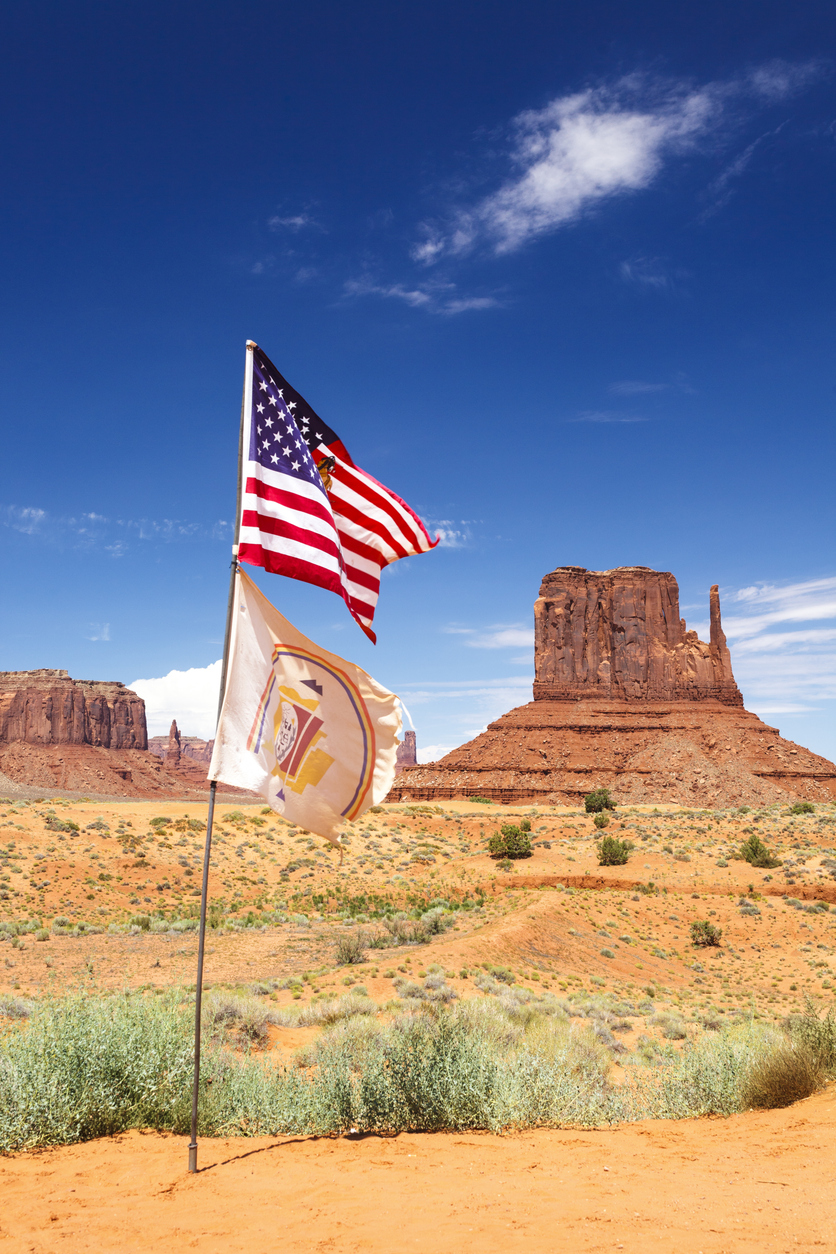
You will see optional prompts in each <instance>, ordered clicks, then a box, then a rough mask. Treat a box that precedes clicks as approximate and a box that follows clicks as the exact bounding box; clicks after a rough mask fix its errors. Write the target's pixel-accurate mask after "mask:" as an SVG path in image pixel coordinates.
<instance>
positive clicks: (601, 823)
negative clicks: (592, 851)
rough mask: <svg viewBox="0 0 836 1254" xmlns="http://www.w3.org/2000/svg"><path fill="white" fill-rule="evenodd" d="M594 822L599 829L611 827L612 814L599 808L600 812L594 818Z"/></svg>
mask: <svg viewBox="0 0 836 1254" xmlns="http://www.w3.org/2000/svg"><path fill="white" fill-rule="evenodd" d="M592 822H593V823H594V824H595V826H596V827H597V828H598V830H599V831H601V830H602V829H603V828H605V827H609V825H610V816H609V815H608V814H607V812H606V810H599V812H598V813H597V814H596V815H595V817H594V818H593V820H592Z"/></svg>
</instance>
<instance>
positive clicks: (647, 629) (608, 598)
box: [534, 566, 743, 706]
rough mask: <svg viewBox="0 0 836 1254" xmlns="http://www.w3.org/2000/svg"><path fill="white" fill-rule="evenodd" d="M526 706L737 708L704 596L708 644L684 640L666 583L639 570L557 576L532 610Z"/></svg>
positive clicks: (574, 569)
mask: <svg viewBox="0 0 836 1254" xmlns="http://www.w3.org/2000/svg"><path fill="white" fill-rule="evenodd" d="M534 631H535V643H534V667H535V683H534V699H535V701H565V700H572V699H577V698H579V697H581V698H583V697H601V698H604V699H610V700H616V701H705V700H715V701H722V702H723V703H724V704H726V705H738V706H739V705H742V704H743V698H742V696H741V694H740V690H739V689H738V687H737V684H736V683H735V681H734V675H733V674H732V668H731V657H730V656H729V650H728V647H727V645H726V638H725V636H724V634H723V629H722V626H721V622H720V597H719V593H718V590H717V586H716V585H715V586H714V587H713V588H712V589H711V641H710V643H708V644H706V643H705V642H704V641H702V640H700V639H699V637H698V636H697V633H696V632H695V631H688V630H687V628H686V625H685V620H684V619H683V618H680V615H679V587H678V585H677V582H676V580H675V579H674V577H673V575H671V574H670V573H669V572H666V571H655V570H651V569H650V568H649V567H647V566H621V567H618V568H617V569H615V570H605V571H592V570H585V569H584V568H583V567H580V566H560V567H558V568H557V570H553V571H551V573H550V574H548V575H546V577H545V578H544V579H543V582H542V584H541V587H540V595H539V597H538V598H537V601H536V602H535V604H534Z"/></svg>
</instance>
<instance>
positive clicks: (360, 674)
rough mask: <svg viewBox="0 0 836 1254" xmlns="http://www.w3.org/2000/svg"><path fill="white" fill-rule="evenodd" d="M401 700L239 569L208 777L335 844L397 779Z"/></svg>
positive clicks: (380, 798)
mask: <svg viewBox="0 0 836 1254" xmlns="http://www.w3.org/2000/svg"><path fill="white" fill-rule="evenodd" d="M400 730H401V715H400V703H399V701H398V698H397V697H396V696H395V694H394V693H392V692H389V691H388V690H387V689H386V688H383V687H382V686H381V685H380V684H378V683H377V682H376V681H375V680H374V679H372V677H371V676H370V675H367V674H366V672H365V671H363V670H361V669H360V667H359V666H354V665H353V664H352V663H351V662H346V661H345V660H344V659H343V658H341V657H337V656H336V654H334V653H328V652H326V650H325V649H322V648H320V647H319V645H316V644H314V643H313V641H311V640H308V639H307V637H305V636H303V635H302V633H301V632H299V631H297V630H296V628H295V627H294V626H293V625H292V624H291V623H289V622H288V621H287V619H286V618H283V617H282V615H281V614H280V613H279V612H278V610H277V609H275V607H274V606H272V605H271V604H270V602H269V601H268V600H267V598H266V597H265V596H263V595H262V594H261V592H259V590H258V588H257V587H256V586H255V584H254V583H253V582H252V580H251V579H249V578H248V577H247V576H246V575H245V574H244V573H243V571H241V570H240V569H239V570H238V572H237V573H236V577H235V594H234V601H233V617H232V634H231V638H230V646H229V669H228V672H227V682H226V691H225V693H224V700H223V706H222V707H221V716H220V720H219V722H218V730H217V734H216V736H215V748H214V752H213V753H212V762H211V764H210V767H209V779H210V780H211V779H214V780H217V781H218V782H219V783H222V784H232V785H235V786H237V787H239V788H247V789H250V790H251V791H253V792H259V793H261V794H262V796H264V797H265V798H266V800H267V801H268V802H269V804H270V806H271V807H272V808H273V809H274V810H275V811H276V812H277V813H278V814H281V815H282V816H283V817H284V818H285V819H288V820H289V821H290V822H292V823H296V824H298V825H299V826H300V827H303V828H307V830H308V831H310V832H315V833H316V834H317V835H318V836H324V837H325V838H326V839H327V840H330V841H331V842H332V843H333V844H335V845H338V844H339V829H340V827H341V826H342V824H343V823H344V822H346V821H350V820H352V819H356V818H359V816H360V815H361V814H363V813H364V811H366V810H368V808H369V806H372V805H376V804H377V803H378V802H380V801H382V800H383V798H384V797H385V796H386V794H387V793H388V791H389V789H390V788H391V786H392V781H393V780H394V778H395V754H396V752H397V748H398V734H399V732H400Z"/></svg>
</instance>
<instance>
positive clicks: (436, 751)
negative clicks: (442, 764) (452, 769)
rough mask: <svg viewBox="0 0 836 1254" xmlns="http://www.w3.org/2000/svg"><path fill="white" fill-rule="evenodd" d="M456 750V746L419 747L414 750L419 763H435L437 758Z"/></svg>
mask: <svg viewBox="0 0 836 1254" xmlns="http://www.w3.org/2000/svg"><path fill="white" fill-rule="evenodd" d="M455 748H457V746H456V745H419V746H418V747H417V749H416V756H417V758H418V761H419V762H437V761H438V759H439V758H443V757H446V755H447V754H448V753H450V752H452V750H453V749H455Z"/></svg>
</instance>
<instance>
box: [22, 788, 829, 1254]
mask: <svg viewBox="0 0 836 1254" xmlns="http://www.w3.org/2000/svg"><path fill="white" fill-rule="evenodd" d="M522 816H528V817H529V818H530V820H531V824H532V829H533V830H532V835H533V838H534V841H535V846H534V853H533V856H532V857H531V858H529V859H526V860H524V861H522V862H518V863H516V864H515V865H514V866H513V868H511V869H510V870H509V871H503V870H501V869H500V868H499V867H498V866H497V864H496V862H495V861H494V860H492V859H491V858H490V857H489V856H488V853H487V840H488V838H489V836H490V834H491V832H492V831H494V830H495V829H496V827H497V825H498V824H499V823H500V822H508V821H511V822H514V821H519V820H520V818H521V817H522ZM204 819H205V807H204V806H201V805H199V804H196V803H185V802H178V803H174V802H168V803H161V802H152V803H148V802H142V801H137V800H126V801H124V802H118V803H116V802H113V801H108V802H104V801H102V800H96V799H90V800H88V801H77V802H76V801H73V802H68V803H64V804H62V803H61V802H60V801H56V800H55V799H53V800H43V801H41V802H34V801H33V802H29V803H22V802H19V801H18V802H15V803H12V802H7V803H6V804H5V805H2V804H0V853H2V855H3V856H2V862H3V866H2V876H3V878H2V880H0V895H1V896H2V899H0V923H2V920H3V919H8V920H18V921H22V920H25V919H32V918H37V919H38V920H39V922H41V924H42V925H43V930H42V932H41V933H40V936H41V939H38V938H37V937H36V936H35V935H34V934H33V933H29V934H27V935H23V936H20V937H18V938H17V939H16V941H15V942H14V943H10V942H8V941H7V942H6V943H4V944H3V945H2V948H0V994H4V995H6V996H12V997H31V998H39V997H42V996H44V995H48V994H50V993H59V994H60V993H63V992H66V991H68V990H71V989H73V988H76V987H79V986H82V985H83V986H84V987H87V988H90V989H93V990H94V991H95V990H98V991H101V992H102V993H103V994H105V995H106V994H107V993H108V991H110V990H115V989H122V988H133V989H141V990H143V991H144V993H145V995H147V996H153V995H154V994H155V993H156V992H159V991H161V990H163V989H165V988H167V987H178V988H181V989H182V988H188V986H189V985H193V981H194V973H195V955H196V936H195V934H194V933H190V932H179V933H177V932H174V931H172V930H169V931H165V930H161V931H154V930H151V931H147V930H140V929H139V928H138V927H137V926H136V925H134V927H133V928H132V929H130V928H129V925H130V921H131V920H132V919H136V918H138V917H142V916H143V915H145V916H147V917H150V918H152V919H153V918H156V919H157V920H159V921H160V922H159V926H160V927H162V918H163V916H165V917H166V918H167V919H169V920H175V919H177V918H184V917H187V916H188V914H189V913H194V909H195V905H196V900H197V893H196V890H195V884H196V881H197V880H198V879H199V869H200V857H201V852H202V843H203V832H202V830H201V829H202V824H203V821H204ZM218 819H219V821H218V827H217V836H218V840H217V843H216V845H215V849H214V856H213V863H212V876H211V894H212V900H213V901H214V902H215V904H216V906H217V907H218V909H219V910H221V911H222V914H223V917H224V918H225V919H227V920H233V919H238V920H239V921H242V920H244V919H245V917H246V915H247V914H248V912H250V911H255V912H258V911H263V912H269V911H275V910H282V911H284V912H285V915H284V921H283V922H277V923H275V924H269V925H265V924H259V925H258V926H256V927H244V928H240V929H238V930H234V929H229V928H223V927H221V928H218V929H216V930H214V931H211V932H210V934H209V937H208V951H207V967H206V982H207V985H209V986H214V987H215V988H217V989H219V990H223V989H229V990H236V991H238V992H244V993H248V994H250V995H255V996H257V997H260V998H262V997H263V998H264V999H265V1002H266V1003H273V1004H278V1005H279V1006H290V1005H294V1006H304V1005H306V1004H308V1003H309V1002H310V1001H311V1000H312V999H314V998H316V997H322V996H325V995H327V994H329V993H330V994H332V995H333V994H335V993H343V992H345V990H346V987H347V986H348V987H363V988H365V989H366V990H367V991H368V993H369V995H370V996H371V997H372V998H373V999H374V1000H375V1001H376V1002H378V1003H379V1005H380V1006H381V1014H385V1013H386V1011H385V1006H386V1004H387V1001H388V1002H389V1003H390V1004H391V1000H392V998H393V996H396V986H395V984H394V981H395V980H396V979H397V978H398V973H404V974H406V975H407V976H408V977H410V978H420V977H422V976H423V975H424V974H425V971H426V969H427V968H429V967H432V968H433V969H443V970H444V972H445V973H446V978H447V980H448V982H449V985H450V986H451V987H452V988H454V989H455V990H456V992H457V994H458V996H459V997H473V996H477V997H478V996H482V993H480V991H479V988H478V987H477V986H476V985H475V984H474V978H475V976H477V975H478V973H479V971H480V969H481V968H483V967H485V966H488V965H490V964H498V963H501V964H505V965H507V966H508V967H510V968H511V969H512V971H513V973H514V977H515V979H516V981H517V983H518V984H520V985H523V986H524V987H526V988H528V989H530V990H531V991H532V992H533V993H535V994H539V993H540V992H541V991H542V990H544V989H547V990H550V991H551V992H553V993H555V994H557V995H558V996H566V997H572V996H573V995H575V994H580V993H587V994H590V995H594V996H599V995H600V996H601V997H606V996H611V997H612V998H618V999H622V1000H625V1001H630V1000H631V999H632V1002H633V1003H635V1004H636V1005H639V1004H640V1003H641V1002H642V999H643V998H646V997H647V996H652V998H653V1002H654V1007H653V1010H654V1013H653V1014H651V1013H650V1012H647V1013H643V1012H637V1013H636V1014H634V1015H633V1016H632V1017H631V1016H628V1017H627V1021H625V1022H623V1023H621V1024H620V1025H618V1026H615V1025H613V1028H614V1031H616V1032H618V1042H617V1048H616V1045H615V1044H614V1045H613V1050H614V1054H613V1069H614V1078H615V1079H616V1081H617V1077H618V1072H619V1070H620V1067H621V1065H622V1062H621V1059H622V1056H623V1053H624V1051H625V1050H626V1051H627V1052H628V1053H630V1052H631V1051H634V1050H637V1049H640V1048H641V1047H642V1045H641V1042H642V1040H644V1041H647V1039H648V1038H655V1039H657V1040H659V1041H660V1043H661V1042H662V1036H663V1033H664V1023H665V1019H666V1016H674V1017H676V1018H678V1019H679V1020H681V1022H682V1023H683V1024H685V1026H686V1031H687V1035H688V1038H689V1039H697V1037H698V1036H699V1034H700V1033H701V1032H705V1031H711V1030H714V1029H716V1028H717V1027H719V1026H721V1025H722V1024H723V1023H725V1022H736V1021H740V1017H741V1016H746V1017H749V1016H754V1017H756V1018H758V1019H762V1020H764V1021H766V1022H780V1020H781V1019H782V1018H783V1017H784V1016H785V1015H786V1014H788V1013H792V1012H793V1011H794V1010H796V1009H798V1008H800V1006H801V1005H802V1002H803V999H804V997H805V996H808V997H811V998H812V999H813V1001H814V1003H815V1004H816V1005H817V1006H818V1007H819V1008H821V1007H823V1006H826V1005H829V1004H831V1002H832V988H833V974H834V965H835V964H834V954H836V912H834V911H833V910H832V908H828V906H827V904H823V905H821V906H819V907H818V908H817V909H816V908H813V905H812V903H813V902H815V901H817V902H820V903H832V902H834V901H835V900H836V883H835V882H834V868H836V861H834V858H836V848H834V845H836V838H834V828H836V810H834V808H833V807H832V806H831V805H822V806H818V807H816V810H815V812H814V813H813V814H810V815H795V816H794V815H792V814H790V813H789V810H788V807H787V806H777V807H776V806H772V807H764V808H762V809H761V810H757V811H752V810H746V811H744V812H743V813H738V812H728V811H726V812H723V813H714V812H711V811H705V810H685V809H680V808H675V807H671V806H668V807H662V806H660V807H652V806H643V807H640V806H636V807H626V808H623V809H621V808H620V809H618V810H617V811H616V812H615V813H614V815H613V816H612V822H611V825H610V828H609V829H608V830H609V832H610V833H612V834H615V835H618V836H627V837H629V838H630V839H632V840H634V841H635V849H634V850H633V852H632V854H631V856H630V860H629V862H628V863H627V865H625V866H616V867H603V868H602V867H599V866H598V861H597V858H596V855H595V838H596V835H597V834H596V833H595V831H594V828H593V826H592V820H591V817H590V816H588V815H585V814H583V813H582V812H580V811H578V810H571V809H566V808H562V809H561V808H557V807H540V808H537V809H534V808H531V807H517V808H512V807H505V806H503V807H500V806H484V807H481V806H479V807H477V806H474V805H473V804H472V803H447V804H445V805H444V806H443V807H427V806H424V807H421V806H413V807H405V806H387V807H384V808H381V809H380V810H378V812H376V813H375V814H367V815H366V816H364V818H363V819H362V820H361V821H360V822H358V823H357V824H354V825H353V828H352V831H351V834H350V838H349V845H348V850H347V852H346V855H345V861H344V864H343V866H342V867H340V865H339V858H338V855H337V854H336V853H335V852H333V851H332V850H330V849H329V848H328V847H327V846H324V844H323V842H321V841H319V840H318V839H315V838H312V837H310V836H309V835H308V834H307V833H305V832H300V831H296V830H292V829H290V828H289V827H288V826H287V825H285V824H283V823H282V822H281V821H280V820H278V819H277V818H276V816H273V815H269V814H264V811H263V808H262V807H261V806H260V805H245V804H241V803H239V804H238V806H237V807H236V808H233V807H232V805H231V804H230V805H226V804H223V805H221V806H220V807H219V814H218ZM152 820H156V822H152ZM161 820H162V821H161ZM165 820H167V822H166V821H165ZM60 823H63V824H65V825H66V827H65V830H61V829H60V827H57V826H56V824H60ZM72 824H76V825H77V829H78V830H75V829H74V828H73V827H72V826H71V825H72ZM751 831H757V832H758V833H759V834H760V835H761V836H762V838H763V839H764V840H765V841H766V843H767V845H768V846H769V847H770V848H772V849H774V850H775V851H776V852H777V853H778V855H779V856H780V857H781V858H782V859H783V863H782V865H781V866H780V867H776V868H773V869H768V870H758V869H755V868H753V867H751V866H750V865H749V864H748V863H746V862H741V861H737V860H734V858H733V857H732V856H731V855H732V854H733V852H734V849H735V848H736V846H737V845H739V843H740V841H741V840H744V839H745V838H746V834H747V833H748V832H751ZM463 896H467V897H469V899H470V901H471V903H474V902H476V903H478V904H477V905H475V906H474V908H473V909H470V910H467V911H461V912H460V913H459V914H458V915H457V916H456V923H455V926H454V927H453V928H452V929H451V930H449V931H446V932H443V933H442V934H440V935H437V936H433V937H432V939H431V940H430V941H429V942H427V943H425V944H423V945H419V946H402V947H400V948H395V947H391V948H386V949H379V950H372V951H370V953H369V955H368V959H367V961H365V962H362V963H359V964H357V965H355V966H352V967H350V968H346V967H345V966H342V967H341V966H339V965H338V964H337V962H336V957H335V947H336V940H337V937H338V936H339V935H340V934H341V933H342V932H343V931H344V929H345V928H346V926H347V924H346V922H345V921H344V918H341V917H339V916H340V914H342V915H345V913H346V911H347V909H348V908H349V906H350V908H351V910H352V911H353V913H354V915H355V917H356V916H357V915H359V917H360V920H361V925H362V926H364V927H366V928H367V929H369V930H370V931H372V932H374V931H375V929H376V927H378V926H379V924H377V923H376V921H375V917H374V907H375V902H382V903H387V902H388V903H395V904H402V905H405V906H409V904H410V903H416V902H418V903H424V904H427V903H429V902H431V901H432V900H435V899H439V898H441V899H446V900H449V901H451V902H453V903H455V902H456V901H459V900H461V899H462V897H463ZM741 903H743V904H742V905H741ZM364 911H365V912H367V913H364ZM56 918H57V919H59V920H61V923H60V924H59V925H58V932H57V933H56V931H55V930H54V926H55V924H54V921H55V919H56ZM698 918H699V919H706V918H711V920H712V921H713V922H715V923H716V924H717V925H718V926H720V927H722V929H723V937H722V944H721V945H720V947H719V948H716V949H709V950H698V949H696V948H695V947H694V946H693V945H692V943H691V940H690V930H689V925H690V922H691V921H693V920H694V919H698ZM363 920H365V922H362V921H363ZM80 923H81V924H85V925H86V928H87V929H88V930H87V932H86V934H67V933H68V932H69V930H70V929H75V931H76V933H78V931H79V929H78V927H77V925H78V924H80ZM109 927H110V928H111V930H110V931H108V928H109ZM91 928H95V929H96V930H94V931H91V930H90V929H91ZM4 1030H25V1026H22V1027H21V1026H19V1025H18V1024H16V1023H13V1022H10V1021H8V1020H7V1021H6V1023H5V1029H4ZM317 1031H318V1029H315V1028H303V1029H297V1030H292V1029H275V1030H273V1031H271V1033H270V1037H269V1040H267V1041H266V1042H265V1043H264V1048H265V1049H273V1050H276V1051H278V1052H279V1053H280V1054H283V1055H284V1056H285V1057H286V1058H288V1059H289V1058H290V1057H291V1056H292V1055H293V1053H294V1051H295V1050H297V1049H298V1048H299V1047H300V1046H303V1045H305V1044H308V1043H309V1041H310V1039H311V1038H312V1037H314V1036H315V1035H316V1033H317ZM668 1043H669V1044H670V1042H668ZM674 1045H675V1047H677V1048H678V1047H679V1042H677V1041H674ZM618 1050H620V1051H621V1053H620V1054H619V1052H618ZM835 1114H836V1090H834V1087H833V1086H832V1085H831V1086H830V1088H829V1089H828V1090H827V1091H825V1092H824V1093H821V1094H819V1095H817V1096H814V1097H812V1098H810V1099H808V1100H807V1101H805V1102H803V1103H800V1104H798V1105H796V1106H794V1107H791V1108H789V1109H787V1110H781V1111H771V1112H749V1113H746V1114H743V1115H740V1116H735V1117H733V1118H730V1119H720V1118H711V1119H703V1120H683V1121H677V1122H671V1123H662V1122H657V1123H643V1124H632V1125H624V1126H621V1127H619V1128H614V1129H608V1130H605V1131H583V1130H574V1129H571V1130H563V1131H545V1130H543V1131H536V1132H526V1133H519V1134H511V1135H508V1136H502V1137H499V1136H493V1135H489V1134H473V1133H468V1134H449V1135H446V1134H445V1135H438V1134H433V1135H429V1134H424V1135H418V1134H414V1135H406V1134H405V1135H400V1136H397V1137H394V1138H384V1137H377V1136H368V1137H357V1138H355V1137H351V1136H348V1137H335V1138H321V1139H315V1138H311V1139H294V1138H286V1137H281V1138H276V1139H273V1140H265V1139H240V1140H220V1139H219V1140H212V1139H205V1140H203V1141H202V1142H201V1146H200V1166H201V1171H200V1173H199V1174H198V1176H197V1177H189V1176H188V1175H187V1173H186V1141H185V1140H184V1139H183V1138H178V1137H174V1136H169V1135H160V1134H157V1133H154V1132H136V1133H130V1134H126V1135H122V1136H119V1137H116V1138H113V1139H112V1140H108V1141H96V1142H91V1143H88V1144H82V1145H75V1146H70V1147H64V1148H57V1149H49V1150H43V1151H38V1152H29V1153H22V1154H16V1155H13V1156H10V1157H7V1158H5V1159H2V1160H0V1179H2V1196H3V1207H2V1212H0V1249H5V1250H10V1251H11V1250H26V1251H32V1252H37V1254H47V1252H49V1251H53V1250H55V1251H58V1250H62V1251H74V1250H108V1251H109V1250H113V1249H117V1248H119V1249H123V1250H126V1251H129V1250H155V1249H160V1250H174V1249H178V1248H180V1247H185V1248H198V1247H199V1248H201V1249H204V1250H206V1251H211V1252H214V1251H222V1250H223V1251H227V1250H230V1251H234V1250H247V1251H259V1250H262V1249H263V1250H267V1249H273V1248H275V1247H278V1246H281V1247H283V1248H287V1249H290V1250H305V1251H307V1250H330V1249H338V1248H339V1249H344V1250H347V1251H354V1250H358V1251H359V1250H381V1251H400V1250H409V1249H430V1250H433V1251H446V1250H463V1251H468V1250H474V1251H476V1250H494V1249H501V1248H511V1249H513V1248H518V1247H519V1248H523V1247H525V1248H526V1249H529V1250H533V1251H539V1250H544V1251H545V1250H564V1249H566V1250H569V1249H579V1250H584V1251H585V1250H590V1251H591V1250H598V1249H611V1250H614V1249H623V1250H626V1251H630V1250H633V1251H637V1252H638V1251H644V1250H660V1251H680V1250H681V1251H691V1250H693V1251H702V1252H703V1254H721V1252H722V1251H734V1252H735V1254H737V1251H748V1250H750V1249H751V1250H755V1249H758V1250H766V1249H768V1250H791V1249H796V1248H799V1247H803V1246H805V1245H819V1246H822V1247H824V1248H834V1247H836V1232H834V1210H836V1202H834V1198H836V1151H834V1149H833V1122H834V1115H835Z"/></svg>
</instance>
